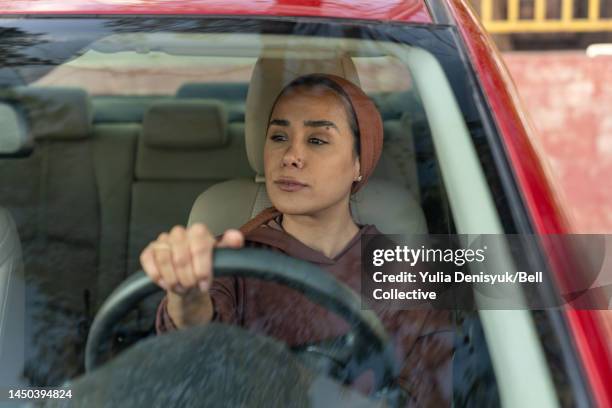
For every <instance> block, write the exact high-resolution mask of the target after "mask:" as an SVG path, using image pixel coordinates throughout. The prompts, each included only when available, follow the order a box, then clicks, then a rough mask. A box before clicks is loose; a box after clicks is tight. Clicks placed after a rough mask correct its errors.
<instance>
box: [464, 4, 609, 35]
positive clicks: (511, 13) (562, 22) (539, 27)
mask: <svg viewBox="0 0 612 408" xmlns="http://www.w3.org/2000/svg"><path fill="white" fill-rule="evenodd" d="M522 1H525V0H522ZM522 1H521V0H480V16H481V19H482V22H483V24H484V26H485V27H486V29H487V30H488V31H489V32H491V33H496V34H506V33H525V32H586V31H612V18H604V17H602V13H601V0H577V1H580V2H587V1H588V4H586V3H585V5H586V6H587V7H588V8H587V13H586V17H576V16H575V15H574V0H561V9H560V10H558V9H557V10H555V11H557V12H558V14H559V17H557V18H554V17H549V15H550V14H553V13H550V12H549V11H550V10H549V8H551V2H550V1H548V0H531V1H529V4H528V5H527V6H528V7H529V6H532V7H533V13H532V17H530V18H524V17H521V15H520V14H521V13H520V9H521V6H522V5H524V4H522ZM501 2H506V5H505V6H506V8H505V10H506V12H505V13H498V14H505V15H506V18H503V17H498V16H497V15H495V14H496V13H494V11H498V10H495V9H494V7H499V6H500V3H501ZM475 3H478V2H477V1H476V2H475ZM555 3H556V5H557V6H558V1H557V2H555ZM501 5H503V3H501Z"/></svg>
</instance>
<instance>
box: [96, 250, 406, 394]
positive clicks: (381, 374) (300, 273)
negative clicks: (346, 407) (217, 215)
mask: <svg viewBox="0 0 612 408" xmlns="http://www.w3.org/2000/svg"><path fill="white" fill-rule="evenodd" d="M213 268H214V271H215V276H217V277H219V276H242V277H248V278H257V279H263V280H268V281H273V282H277V283H280V284H284V285H286V286H289V287H291V288H293V289H296V290H298V291H299V292H301V293H303V294H304V295H305V296H306V297H307V298H308V299H310V300H311V301H313V302H315V303H317V304H319V305H321V306H323V307H325V308H327V309H328V310H330V311H332V312H334V313H336V314H338V315H339V316H341V317H343V318H344V319H345V320H346V321H347V322H348V323H349V324H350V325H351V329H350V331H349V333H347V334H346V335H344V336H342V337H340V338H338V339H335V340H330V341H327V342H322V343H318V344H308V345H304V346H302V347H297V348H294V351H295V352H296V353H301V354H306V355H309V356H310V358H311V359H312V358H314V359H315V360H318V361H319V362H321V360H323V361H325V360H330V361H327V363H329V364H317V365H318V366H320V367H322V366H325V367H326V368H325V370H327V374H329V375H331V376H332V377H334V378H336V379H337V380H339V381H340V382H342V383H348V384H350V383H352V382H353V381H354V380H355V379H357V378H358V377H359V376H360V375H361V374H363V373H364V372H366V371H369V370H371V371H372V372H373V374H374V393H379V394H380V393H396V392H397V390H396V386H395V384H394V380H395V378H396V376H397V365H396V363H395V361H394V350H393V347H392V344H391V342H390V341H389V337H388V335H387V333H386V332H385V330H384V327H383V325H382V323H381V322H380V320H379V319H378V317H377V316H376V315H375V314H374V313H373V312H372V311H370V310H362V309H361V300H360V298H359V296H358V295H357V294H356V293H355V292H353V291H352V290H351V289H349V288H348V287H347V286H346V285H344V284H342V283H340V282H338V281H337V280H336V279H335V278H333V277H332V276H331V275H330V274H328V273H326V272H325V271H323V270H321V269H319V268H318V267H316V266H314V265H312V264H310V263H308V262H305V261H301V260H297V259H294V258H291V257H288V256H286V255H283V254H279V253H275V252H272V251H268V250H262V249H251V248H245V249H240V250H233V249H218V250H215V253H214V258H213ZM159 290H161V288H159V287H158V286H157V285H156V284H155V283H154V282H152V281H151V280H150V279H149V278H148V277H147V276H146V275H145V274H144V272H142V271H139V272H138V273H136V274H134V275H132V276H131V277H130V278H128V279H127V280H126V281H125V282H124V283H123V284H121V285H120V286H119V287H118V288H117V289H116V290H115V291H114V292H113V293H112V294H111V295H110V296H109V298H108V299H107V300H106V302H105V303H104V304H103V305H102V307H101V308H100V310H99V312H98V314H97V316H96V318H95V319H94V322H93V324H92V326H91V330H90V333H89V337H88V339H87V347H86V351H85V367H86V370H87V371H91V370H93V369H95V368H96V367H97V366H98V365H99V364H100V360H99V355H98V350H99V349H100V345H101V344H102V342H103V341H104V340H105V339H106V338H108V333H109V332H110V330H111V329H112V327H113V326H114V325H115V324H116V323H118V322H119V320H121V318H122V317H124V316H125V315H126V314H127V313H128V312H129V311H130V310H132V309H133V308H134V306H135V305H136V304H138V303H139V302H140V301H142V300H143V299H144V298H146V297H147V296H149V295H151V294H152V293H155V292H157V291H159ZM330 367H331V368H330Z"/></svg>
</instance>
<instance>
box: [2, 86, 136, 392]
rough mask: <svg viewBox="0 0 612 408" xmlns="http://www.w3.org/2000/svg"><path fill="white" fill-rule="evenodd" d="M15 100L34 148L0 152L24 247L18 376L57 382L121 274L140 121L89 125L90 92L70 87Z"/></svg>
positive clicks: (22, 93) (78, 354) (78, 359)
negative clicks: (22, 356)
mask: <svg viewBox="0 0 612 408" xmlns="http://www.w3.org/2000/svg"><path fill="white" fill-rule="evenodd" d="M15 102H16V103H18V104H19V105H20V106H21V107H22V108H23V110H24V111H25V112H26V113H27V117H28V124H29V126H30V128H31V132H32V134H33V136H34V137H35V140H36V141H35V148H34V151H33V153H32V155H31V156H29V157H26V158H19V159H3V160H0V206H2V207H5V208H7V209H8V210H9V211H10V213H11V214H12V215H13V217H14V218H15V220H16V224H17V228H18V231H19V235H20V238H21V243H22V246H23V255H24V274H25V279H26V283H27V288H26V294H27V295H26V296H27V297H26V300H27V307H26V312H27V316H28V318H27V321H26V325H27V326H26V332H27V339H28V341H29V343H26V351H27V353H28V354H27V360H28V362H27V366H26V377H27V378H29V379H30V380H31V381H32V383H33V384H34V385H41V386H42V385H57V384H60V383H61V382H62V381H64V380H65V379H66V378H68V377H72V376H74V375H76V374H78V373H80V372H81V371H82V362H83V355H82V352H83V348H84V344H85V340H86V335H87V329H88V323H89V322H90V320H91V318H92V317H93V313H94V312H95V310H96V308H97V305H98V304H99V303H100V302H101V301H102V300H103V299H104V297H106V296H107V295H108V293H109V291H110V289H112V288H113V287H114V286H116V285H117V284H118V283H119V282H121V281H122V280H123V279H124V278H125V258H126V248H127V244H126V243H127V225H128V215H129V212H128V208H129V200H130V196H129V193H130V183H131V178H132V177H131V175H132V172H133V165H134V164H133V158H134V156H135V146H136V143H135V142H136V137H137V135H138V131H139V126H135V127H134V126H131V127H130V126H111V125H109V126H99V127H95V128H94V127H93V126H92V112H91V108H90V105H89V99H88V96H87V94H86V93H85V92H84V91H83V90H80V89H75V88H37V87H22V88H16V89H15ZM60 367H61V369H60Z"/></svg>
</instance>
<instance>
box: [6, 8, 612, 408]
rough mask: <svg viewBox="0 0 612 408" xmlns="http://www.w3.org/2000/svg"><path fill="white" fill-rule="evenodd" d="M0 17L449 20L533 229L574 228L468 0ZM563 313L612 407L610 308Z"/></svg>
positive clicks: (46, 11) (601, 397) (592, 378)
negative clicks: (251, 17) (479, 90)
mask: <svg viewBox="0 0 612 408" xmlns="http://www.w3.org/2000/svg"><path fill="white" fill-rule="evenodd" d="M0 15H3V16H9V15H12V16H17V15H34V16H62V15H69V16H77V15H78V16H92V15H96V16H99V15H155V16H159V15H168V16H176V15H216V16H243V17H244V16H253V17H257V16H275V17H298V16H299V17H313V18H322V19H349V20H375V21H380V22H395V23H411V24H436V23H442V24H449V23H450V24H451V25H455V26H456V27H457V30H458V32H459V33H460V35H461V37H462V40H463V42H464V45H465V49H466V52H467V54H468V59H469V60H470V61H471V64H472V68H473V70H474V71H475V74H476V76H477V78H478V80H479V81H480V85H481V88H482V90H483V92H484V94H485V99H486V100H487V102H488V104H489V107H490V109H491V112H492V116H493V119H494V122H495V124H496V126H497V127H498V130H499V133H500V135H501V136H502V143H503V146H504V148H505V151H506V155H507V159H508V161H509V163H510V165H511V168H512V170H513V175H514V177H515V179H516V183H517V185H518V186H519V193H520V196H521V197H520V198H521V199H522V201H523V204H524V206H525V208H526V209H527V211H528V216H529V218H530V221H531V225H532V227H533V233H535V234H539V235H541V236H543V237H546V235H547V234H565V233H571V232H572V231H571V229H570V226H569V225H570V224H569V222H568V219H567V215H566V213H565V212H564V210H563V207H562V205H561V198H560V197H559V196H557V195H556V194H555V191H558V190H557V189H555V188H554V185H553V184H552V183H553V180H552V178H550V177H548V176H547V173H546V166H545V165H544V158H543V157H542V156H541V155H540V154H539V152H538V149H537V143H536V138H535V134H534V131H533V129H532V128H531V126H530V124H529V120H528V118H527V116H526V115H525V112H523V111H522V110H521V107H520V102H519V100H518V96H517V93H516V91H515V88H514V84H513V82H512V79H511V77H510V76H509V73H508V71H507V70H506V68H505V66H504V63H503V59H502V57H501V54H500V53H499V52H498V51H497V50H496V48H495V45H494V43H493V42H492V40H491V39H490V37H489V36H488V35H487V34H486V33H485V30H484V29H483V27H482V26H481V25H480V23H479V21H478V19H477V16H476V14H475V13H474V12H473V10H472V9H471V8H470V6H469V4H468V2H467V1H465V0H440V1H433V0H432V1H425V0H376V1H375V2H370V1H363V0H354V1H351V0H251V1H244V0H212V1H210V0H182V1H174V0H87V1H84V0H4V1H2V2H1V3H0ZM544 247H545V248H546V243H545V242H544ZM561 255H562V254H559V253H557V252H555V250H554V249H553V248H552V247H549V250H548V253H547V256H548V259H549V262H550V263H551V265H552V266H553V270H556V272H557V273H556V279H557V283H558V285H559V286H560V287H564V285H565V284H566V283H567V281H568V279H569V278H570V277H569V276H568V275H567V273H566V272H565V271H564V269H563V264H562V261H561V259H562V258H561ZM564 316H565V319H566V321H567V324H568V326H569V328H570V330H571V333H572V337H573V338H572V340H573V342H574V345H575V348H576V350H577V352H578V354H579V356H580V360H581V362H582V365H583V369H584V372H585V373H586V376H587V382H588V384H589V386H590V388H591V392H592V396H593V400H594V401H595V402H596V403H597V405H598V406H602V407H604V406H612V355H611V354H610V346H609V344H608V343H609V342H610V341H611V340H612V338H611V337H610V333H607V332H606V326H605V324H604V323H605V322H604V319H605V318H606V316H604V312H596V311H584V310H574V309H571V308H568V309H566V310H565V311H564Z"/></svg>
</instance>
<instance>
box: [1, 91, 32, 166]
mask: <svg viewBox="0 0 612 408" xmlns="http://www.w3.org/2000/svg"><path fill="white" fill-rule="evenodd" d="M0 129H2V136H0V144H1V145H0V155H2V154H13V153H17V152H19V151H20V150H22V149H23V148H24V147H25V145H26V144H27V143H28V127H27V124H26V121H25V119H24V118H23V115H22V113H21V112H19V111H18V109H16V108H15V106H13V105H10V104H7V103H3V102H0Z"/></svg>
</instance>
